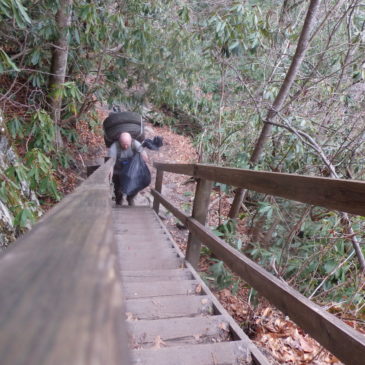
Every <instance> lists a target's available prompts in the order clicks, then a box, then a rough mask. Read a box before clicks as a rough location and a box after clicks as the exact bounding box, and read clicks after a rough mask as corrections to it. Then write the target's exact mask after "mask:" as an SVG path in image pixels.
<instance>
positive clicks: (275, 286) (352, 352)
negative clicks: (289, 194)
mask: <svg viewBox="0 0 365 365" xmlns="http://www.w3.org/2000/svg"><path fill="white" fill-rule="evenodd" d="M187 225H188V228H189V229H190V230H191V231H193V232H194V233H195V234H196V235H197V236H198V237H199V238H200V239H201V241H202V242H204V244H206V245H207V246H208V247H209V248H210V249H211V250H212V251H213V253H214V255H215V256H216V257H217V258H218V259H220V260H222V261H224V262H225V264H226V265H227V266H228V267H229V268H230V269H231V270H232V271H233V272H235V273H236V274H238V275H239V276H240V277H241V278H242V279H243V280H245V281H246V282H247V283H248V284H250V285H251V286H252V287H254V288H255V289H256V290H257V291H258V292H259V293H260V294H261V295H263V296H264V297H266V298H267V299H268V300H269V301H270V302H271V303H273V304H274V305H275V306H276V307H277V308H279V309H280V310H281V311H283V312H284V314H286V315H288V316H289V317H290V319H291V320H293V321H294V322H295V323H297V324H298V325H299V326H300V327H301V328H303V329H304V330H305V331H306V332H308V333H309V334H310V335H311V336H312V337H313V338H315V339H316V340H317V341H318V342H319V343H320V344H321V345H323V346H324V347H326V348H327V349H328V350H329V351H330V352H331V353H333V354H334V355H335V356H337V357H338V358H339V359H340V360H342V361H343V362H345V363H346V364H351V365H362V364H363V361H364V355H365V336H364V335H363V334H361V333H360V332H357V331H356V330H354V329H353V328H352V327H350V326H348V325H347V324H345V323H343V322H342V321H341V320H339V319H338V318H336V317H335V316H334V315H332V314H330V313H328V312H326V311H325V310H323V309H322V308H321V307H319V306H318V305H316V304H315V303H313V302H311V301H310V300H309V299H307V298H306V297H304V296H303V295H301V294H300V293H299V292H297V291H296V290H294V289H293V288H291V287H290V286H289V285H287V284H286V283H285V282H283V281H280V280H279V279H277V278H275V277H274V276H273V275H271V274H270V273H268V272H267V271H266V270H264V269H262V268H261V267H260V266H259V265H257V264H256V263H254V262H253V261H251V260H250V259H248V258H247V257H246V256H245V255H243V254H242V253H240V252H238V251H237V250H235V249H234V248H232V247H231V246H230V245H229V244H227V243H226V242H224V241H223V240H221V239H219V238H218V237H216V236H215V235H214V234H213V233H212V232H210V231H209V230H207V229H206V228H205V227H204V226H203V225H202V224H200V223H199V222H198V221H196V220H194V219H193V218H189V219H188V220H187Z"/></svg>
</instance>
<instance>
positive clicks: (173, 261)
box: [120, 256, 184, 270]
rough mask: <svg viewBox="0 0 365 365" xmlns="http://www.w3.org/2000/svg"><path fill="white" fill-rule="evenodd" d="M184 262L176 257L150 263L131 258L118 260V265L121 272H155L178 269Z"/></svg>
mask: <svg viewBox="0 0 365 365" xmlns="http://www.w3.org/2000/svg"><path fill="white" fill-rule="evenodd" d="M183 264H184V260H183V259H180V258H178V257H170V256H169V257H168V258H167V259H163V260H161V258H160V259H159V260H157V259H156V260H150V261H147V262H145V261H142V260H141V261H140V260H138V261H137V262H136V260H135V258H133V257H124V258H120V265H121V268H122V270H134V269H135V270H155V269H156V270H157V269H168V270H169V269H178V268H180V267H182V266H183Z"/></svg>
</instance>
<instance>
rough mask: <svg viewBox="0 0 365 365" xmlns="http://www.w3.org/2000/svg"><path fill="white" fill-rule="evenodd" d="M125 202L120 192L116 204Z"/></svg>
mask: <svg viewBox="0 0 365 365" xmlns="http://www.w3.org/2000/svg"><path fill="white" fill-rule="evenodd" d="M122 203H123V194H120V195H119V194H118V195H117V196H116V197H115V205H122Z"/></svg>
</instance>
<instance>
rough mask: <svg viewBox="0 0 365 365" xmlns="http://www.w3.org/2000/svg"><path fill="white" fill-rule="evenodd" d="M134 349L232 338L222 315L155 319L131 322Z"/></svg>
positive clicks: (129, 326) (131, 341)
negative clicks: (158, 344) (159, 344)
mask: <svg viewBox="0 0 365 365" xmlns="http://www.w3.org/2000/svg"><path fill="white" fill-rule="evenodd" d="M128 328H129V330H128V332H129V338H130V347H131V348H150V347H153V346H156V344H157V343H158V342H159V341H163V342H162V343H164V346H166V347H171V346H179V345H183V344H198V343H216V342H223V341H229V340H230V338H231V335H230V327H229V324H228V322H227V320H226V319H225V317H224V316H223V315H217V316H209V317H194V318H190V317H188V318H186V317H182V318H170V319H156V320H153V321H149V320H140V321H130V322H128Z"/></svg>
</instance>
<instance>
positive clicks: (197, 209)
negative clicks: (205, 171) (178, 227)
mask: <svg viewBox="0 0 365 365" xmlns="http://www.w3.org/2000/svg"><path fill="white" fill-rule="evenodd" d="M212 187H213V182H212V181H209V180H204V179H199V180H198V183H197V186H196V190H195V198H194V204H193V212H192V217H193V218H195V219H196V220H197V221H198V222H199V223H201V224H205V221H206V218H207V215H208V208H209V202H210V192H211V190H212ZM200 247H201V242H200V240H199V239H198V238H197V237H196V236H195V235H194V234H192V233H189V238H188V246H187V249H186V260H187V261H189V262H190V264H191V265H192V266H193V267H194V268H197V267H198V263H199V258H200Z"/></svg>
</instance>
